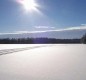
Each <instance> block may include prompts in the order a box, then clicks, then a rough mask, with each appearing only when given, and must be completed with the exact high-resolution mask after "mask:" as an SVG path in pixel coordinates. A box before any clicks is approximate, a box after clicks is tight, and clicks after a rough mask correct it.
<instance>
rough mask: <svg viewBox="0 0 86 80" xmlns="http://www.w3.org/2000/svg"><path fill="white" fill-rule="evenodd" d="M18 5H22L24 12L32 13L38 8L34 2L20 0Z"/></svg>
mask: <svg viewBox="0 0 86 80" xmlns="http://www.w3.org/2000/svg"><path fill="white" fill-rule="evenodd" d="M19 3H21V4H22V6H23V7H24V9H25V10H26V11H34V10H37V7H38V5H37V3H36V2H35V0H20V1H19Z"/></svg>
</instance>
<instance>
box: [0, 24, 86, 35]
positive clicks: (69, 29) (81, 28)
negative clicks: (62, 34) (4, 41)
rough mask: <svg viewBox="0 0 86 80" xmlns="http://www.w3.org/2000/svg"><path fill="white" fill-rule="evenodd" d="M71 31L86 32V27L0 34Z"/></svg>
mask: <svg viewBox="0 0 86 80" xmlns="http://www.w3.org/2000/svg"><path fill="white" fill-rule="evenodd" d="M46 28H47V27H46ZM52 28H54V27H52ZM71 30H86V26H77V27H70V28H64V29H54V30H53V29H52V30H44V31H16V32H14V33H0V35H6V34H24V33H42V32H53V31H71Z"/></svg>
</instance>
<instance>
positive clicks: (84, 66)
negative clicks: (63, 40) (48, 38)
mask: <svg viewBox="0 0 86 80" xmlns="http://www.w3.org/2000/svg"><path fill="white" fill-rule="evenodd" d="M0 80H86V45H84V44H49V45H48V44H44V45H43V44H39V45H38V44H36V45H34V44H33V45H31V44H28V45H27V44H24V45H23V44H19V45H16V44H14V45H12V44H11V45H5V44H2V45H0Z"/></svg>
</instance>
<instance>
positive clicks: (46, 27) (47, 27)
mask: <svg viewBox="0 0 86 80" xmlns="http://www.w3.org/2000/svg"><path fill="white" fill-rule="evenodd" d="M35 28H37V29H39V28H42V29H50V28H52V29H53V28H55V27H50V26H35Z"/></svg>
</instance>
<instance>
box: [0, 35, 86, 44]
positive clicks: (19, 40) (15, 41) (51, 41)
mask: <svg viewBox="0 0 86 80" xmlns="http://www.w3.org/2000/svg"><path fill="white" fill-rule="evenodd" d="M61 43H63V44H69V43H71V44H73V43H75V44H77V43H84V44H86V34H85V35H83V37H82V38H81V39H56V38H4V39H0V44H61Z"/></svg>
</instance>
